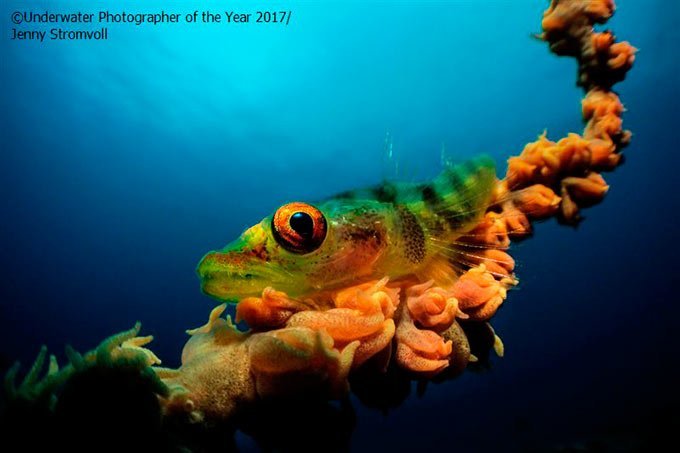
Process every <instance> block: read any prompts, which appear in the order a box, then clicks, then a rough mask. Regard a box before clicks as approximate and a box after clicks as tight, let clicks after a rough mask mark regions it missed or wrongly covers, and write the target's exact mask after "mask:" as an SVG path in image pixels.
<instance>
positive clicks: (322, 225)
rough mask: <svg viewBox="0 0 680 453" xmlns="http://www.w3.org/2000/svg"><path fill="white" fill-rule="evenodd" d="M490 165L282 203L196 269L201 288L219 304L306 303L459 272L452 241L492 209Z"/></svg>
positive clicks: (450, 277) (448, 278)
mask: <svg viewBox="0 0 680 453" xmlns="http://www.w3.org/2000/svg"><path fill="white" fill-rule="evenodd" d="M495 183H496V176H495V169H494V165H493V161H492V160H491V159H489V158H486V157H481V158H478V159H475V160H472V161H469V162H466V163H464V164H461V165H456V166H450V167H448V168H446V169H445V170H444V171H443V172H442V173H441V174H440V175H439V176H438V177H437V178H435V179H433V180H431V181H429V182H427V183H419V184H416V183H393V182H385V183H383V184H381V185H379V186H376V187H372V188H366V189H359V190H353V191H348V192H344V193H341V194H339V195H337V196H335V197H332V198H329V199H327V200H324V201H321V202H319V203H316V204H314V205H311V204H307V203H300V202H294V203H288V204H286V205H283V206H281V207H280V208H279V209H278V210H277V211H276V212H275V213H274V214H273V215H271V216H268V217H266V218H265V219H263V220H262V221H261V222H260V223H259V224H257V225H255V226H253V227H251V228H249V229H247V230H246V231H245V232H244V233H243V234H242V235H241V237H240V238H238V239H237V240H235V241H234V242H232V243H230V244H229V245H227V246H226V247H225V248H224V249H222V250H219V251H213V252H210V253H208V254H206V255H205V256H204V257H203V259H202V260H201V262H200V263H199V265H198V269H197V272H198V275H199V277H200V279H201V283H202V289H203V291H204V292H205V293H206V294H209V295H211V296H213V297H215V298H217V299H220V300H230V301H233V300H238V299H241V298H243V297H248V296H258V295H260V294H261V293H262V291H263V289H264V288H266V287H273V288H275V289H276V290H279V291H283V292H285V293H286V294H289V295H291V296H298V297H309V296H310V295H313V294H314V293H316V292H320V291H324V290H332V289H336V288H342V287H347V286H351V285H355V284H359V283H362V282H365V281H369V280H374V279H380V278H383V277H385V276H387V277H389V278H390V280H398V279H401V278H407V277H408V278H413V277H414V278H416V279H418V280H420V281H424V280H428V279H430V278H432V279H435V280H436V281H437V282H438V283H440V284H445V283H450V282H453V281H454V280H455V278H456V276H457V274H456V268H455V266H454V265H452V261H451V260H455V254H456V249H457V248H456V247H457V246H456V243H457V239H458V238H459V237H460V236H461V235H464V234H465V233H466V232H468V231H469V230H470V229H471V228H473V227H474V226H475V225H476V224H477V223H478V222H479V220H480V219H481V217H482V215H483V214H484V212H485V211H486V209H487V207H488V206H489V203H490V200H491V197H492V192H493V188H494V185H495Z"/></svg>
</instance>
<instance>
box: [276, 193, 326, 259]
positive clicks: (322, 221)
mask: <svg viewBox="0 0 680 453" xmlns="http://www.w3.org/2000/svg"><path fill="white" fill-rule="evenodd" d="M327 229H328V226H327V224H326V218H325V217H324V215H323V214H322V213H321V211H319V210H318V209H317V208H315V207H314V206H312V205H310V204H307V203H300V202H294V203H288V204H285V205H283V206H281V207H280V208H279V209H277V210H276V212H275V213H274V217H272V232H273V233H274V239H276V242H277V243H278V244H279V245H280V246H281V247H283V248H284V249H286V250H288V251H289V252H293V253H299V254H305V253H311V252H313V251H314V250H316V249H318V248H319V247H320V246H321V244H322V243H323V241H324V239H326V233H327Z"/></svg>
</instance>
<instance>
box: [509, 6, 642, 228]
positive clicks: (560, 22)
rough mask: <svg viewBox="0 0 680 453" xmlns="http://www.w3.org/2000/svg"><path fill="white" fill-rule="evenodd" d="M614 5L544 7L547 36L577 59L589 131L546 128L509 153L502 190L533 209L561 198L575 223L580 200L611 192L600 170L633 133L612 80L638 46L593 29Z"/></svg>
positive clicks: (543, 211) (585, 202)
mask: <svg viewBox="0 0 680 453" xmlns="http://www.w3.org/2000/svg"><path fill="white" fill-rule="evenodd" d="M613 13H614V2H613V1H612V0H553V1H552V4H551V5H550V7H549V8H548V10H547V11H546V12H545V13H544V17H543V24H542V25H543V33H542V34H541V35H540V37H541V38H542V39H544V40H545V41H547V42H548V43H549V44H550V48H551V50H553V52H555V53H557V54H558V55H570V56H574V57H576V58H577V60H578V64H579V79H578V83H579V85H580V86H582V87H583V88H584V90H585V91H586V96H585V98H584V99H583V102H582V114H583V119H584V121H586V127H585V130H584V132H583V135H582V136H581V135H578V134H569V135H568V136H567V137H565V138H563V139H561V140H559V141H557V142H553V141H550V140H548V139H547V137H546V135H545V134H543V135H542V136H541V137H539V139H538V140H537V141H535V142H533V143H529V144H528V145H527V146H526V147H525V148H524V150H523V151H522V153H521V154H520V155H519V156H516V157H511V158H510V159H509V160H508V171H507V175H506V178H505V180H504V189H505V191H506V193H504V194H503V195H506V196H507V195H508V193H509V195H510V197H511V198H512V199H513V201H514V202H515V203H514V204H515V206H516V207H517V208H518V209H520V210H521V211H522V212H524V213H525V214H527V216H529V217H540V216H544V215H550V214H551V212H550V211H551V209H552V207H553V206H557V205H558V206H559V211H558V212H559V215H560V218H561V219H562V220H563V221H565V222H567V223H572V224H573V223H576V222H577V221H578V220H579V210H580V208H581V207H584V206H589V205H592V204H594V203H597V202H599V201H600V200H602V198H603V197H604V195H605V193H606V192H607V189H608V186H607V184H606V182H605V180H604V178H602V176H601V175H600V174H599V172H601V171H604V170H612V169H614V168H615V167H616V166H617V165H618V164H619V163H620V161H621V154H620V153H619V152H620V150H621V148H623V147H624V146H625V145H627V144H628V142H629V141H630V132H628V131H625V130H623V128H622V120H621V114H622V113H623V111H624V109H623V105H622V104H621V101H620V100H619V98H618V96H617V95H616V94H615V93H614V92H612V91H611V87H612V85H613V84H614V83H616V82H618V81H620V80H622V79H623V78H624V77H625V74H626V72H627V71H628V70H629V69H630V68H631V66H632V64H633V61H634V59H635V51H636V49H635V48H634V47H632V46H631V45H630V44H629V43H627V42H615V38H614V36H613V35H612V33H611V32H601V33H600V32H595V31H594V30H593V25H594V24H596V23H603V22H605V21H606V20H607V19H609V18H610V17H611V15H612V14H613ZM538 191H540V192H541V193H540V196H539V194H538ZM527 192H530V194H529V195H527ZM558 194H559V195H558ZM537 214H538V215H537Z"/></svg>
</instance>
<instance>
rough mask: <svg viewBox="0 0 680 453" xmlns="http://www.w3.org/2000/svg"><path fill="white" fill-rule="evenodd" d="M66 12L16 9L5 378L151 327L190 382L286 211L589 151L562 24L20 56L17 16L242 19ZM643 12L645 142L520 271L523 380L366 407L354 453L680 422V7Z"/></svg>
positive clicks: (508, 21) (515, 322)
mask: <svg viewBox="0 0 680 453" xmlns="http://www.w3.org/2000/svg"><path fill="white" fill-rule="evenodd" d="M109 3H111V2H109ZM64 5H66V3H65V2H58V1H49V2H47V1H43V2H34V1H17V0H10V1H5V2H3V4H2V5H1V6H0V28H1V34H0V50H1V52H2V58H1V61H0V65H1V68H2V70H1V71H0V86H1V87H2V89H1V92H2V95H1V102H2V113H1V117H2V122H1V128H2V129H1V132H2V141H1V144H0V147H1V149H2V151H1V152H0V194H1V197H0V219H2V220H1V221H0V257H1V258H0V265H1V266H2V272H1V273H0V275H1V276H2V277H1V278H2V280H1V281H2V284H1V285H0V322H1V327H2V328H1V329H0V345H1V346H0V356H1V357H2V360H3V369H4V368H5V367H6V366H7V365H8V364H9V363H10V362H11V361H12V360H14V359H16V358H19V359H21V360H22V362H23V363H27V362H29V361H30V360H31V358H32V357H33V356H34V355H35V353H36V352H37V349H38V348H39V346H40V345H41V344H43V343H45V344H47V345H48V346H49V348H50V349H51V350H56V351H61V350H62V347H63V345H64V344H65V343H70V344H72V345H73V346H74V347H75V348H76V349H79V350H86V349H88V348H90V347H92V346H93V345H95V344H96V343H97V342H98V341H99V340H100V339H101V338H102V337H104V336H106V335H109V334H111V333H113V332H117V331H120V330H123V329H126V328H129V327H130V326H131V325H132V324H133V323H134V321H135V320H141V321H142V323H143V330H144V332H147V333H150V334H153V335H155V337H156V340H155V341H154V344H155V347H154V350H155V351H157V352H158V354H159V355H160V356H161V358H162V359H164V364H166V365H168V366H176V365H177V364H178V363H179V354H180V350H181V347H182V345H183V343H184V341H185V340H186V338H185V335H184V329H186V328H191V327H196V326H198V325H201V324H203V323H204V321H205V319H206V318H207V314H208V313H209V311H210V309H211V308H212V306H213V304H214V302H213V301H212V300H210V299H208V298H207V297H205V296H203V295H202V294H201V293H200V290H199V285H198V280H197V278H196V276H195V274H194V267H195V265H196V263H197V262H198V260H199V259H200V258H201V256H202V255H203V254H204V253H205V252H206V251H208V250H211V249H215V248H218V247H221V246H223V245H224V244H226V243H227V242H229V241H230V240H231V239H233V238H234V237H235V236H237V235H238V234H239V233H240V232H241V231H242V230H243V229H244V228H246V227H248V226H250V225H251V224H254V223H256V222H257V221H259V220H260V219H261V218H262V217H264V216H266V215H268V214H269V213H270V212H272V211H273V210H274V209H275V208H276V207H277V206H279V205H280V204H282V203H284V202H287V201H291V200H314V199H319V198H322V197H325V196H328V195H331V194H333V193H336V192H339V191H342V190H346V189H351V188H355V187H357V186H363V185H369V184H373V183H376V182H379V181H380V180H381V179H382V178H383V176H385V175H386V174H387V175H388V176H390V177H398V178H403V179H407V180H412V179H414V178H418V177H430V176H432V175H434V174H436V173H437V172H438V171H439V169H440V161H441V154H442V148H444V149H445V150H446V154H447V155H448V156H451V157H452V158H454V159H455V160H464V159H466V158H468V157H470V156H474V155H477V154H479V153H487V154H489V155H491V156H492V157H494V158H496V159H497V162H498V165H499V172H500V171H503V170H504V162H505V159H507V157H509V156H510V155H512V154H517V153H519V152H520V151H521V149H522V147H523V145H524V144H525V143H526V142H528V141H532V140H534V139H535V137H536V136H537V135H539V134H540V133H542V132H543V130H544V129H547V130H548V134H549V137H551V138H554V139H557V138H559V137H561V136H563V135H564V134H566V133H567V132H569V131H579V130H580V128H581V123H580V116H579V112H580V108H579V101H580V97H581V93H580V91H579V90H578V89H577V87H576V86H575V83H574V81H575V75H576V74H575V72H576V66H575V63H574V62H573V61H572V60H570V59H559V58H557V57H555V56H553V55H551V54H549V52H548V50H547V48H546V45H545V44H544V43H541V42H539V41H536V40H534V39H532V38H531V37H530V35H531V33H534V32H537V31H538V30H539V27H540V18H541V12H542V10H543V9H544V7H545V5H546V3H545V2H542V1H528V0H526V1H499V0H497V1H491V2H484V3H482V2H472V1H439V2H415V1H403V2H395V1H393V2H389V1H385V2H358V1H357V2H320V1H319V2H259V3H254V2H231V3H229V9H233V10H244V11H255V10H257V9H259V8H260V7H264V6H268V7H269V8H270V9H280V8H283V9H284V10H290V11H292V16H291V23H290V24H289V25H288V26H283V25H255V24H241V25H237V24H233V25H230V26H227V25H223V24H182V25H159V26H155V27H152V26H147V25H142V26H131V25H111V26H109V39H108V40H107V41H91V42H85V41H83V42H44V43H39V42H25V41H16V40H12V39H10V37H11V36H12V28H15V27H13V26H12V25H11V24H10V22H9V20H8V18H9V17H10V15H11V13H12V12H13V11H15V10H28V9H31V10H35V11H38V12H40V11H43V10H45V9H49V10H54V11H57V10H59V11H64V10H69V11H71V10H78V9H81V10H83V11H88V10H89V11H98V10H99V9H102V8H107V9H109V10H112V11H116V12H118V11H120V10H130V11H133V10H135V12H141V11H145V10H148V11H155V10H159V9H165V10H166V11H170V10H172V11H178V12H182V13H186V12H191V11H193V10H194V9H196V8H198V9H211V10H216V11H221V10H222V9H224V5H221V4H219V3H217V2H205V4H204V5H202V6H200V7H198V6H196V7H194V6H193V5H186V4H184V3H183V2H157V1H154V2H145V3H144V6H143V7H141V6H140V4H139V2H125V1H124V2H116V6H115V7H114V6H111V5H110V4H109V5H107V4H105V3H104V2H95V3H92V2H84V1H81V2H69V3H68V5H69V6H64ZM618 5H619V11H618V13H617V15H616V16H615V17H614V18H613V19H612V21H611V22H610V23H609V24H608V27H611V28H612V29H613V30H614V31H615V33H616V34H617V36H619V37H620V38H621V39H624V40H629V41H631V42H632V43H633V44H634V45H635V46H636V47H638V48H640V49H641V50H640V53H639V55H638V60H637V61H636V64H635V67H634V68H633V70H632V71H631V73H630V74H629V76H628V78H627V80H626V81H625V82H623V83H622V84H620V85H618V86H617V92H618V93H619V94H620V95H621V98H622V100H623V102H624V103H625V105H626V107H627V108H628V110H629V112H628V113H626V115H625V117H624V124H625V126H626V127H627V128H630V129H632V130H633V133H634V139H633V143H632V145H631V146H630V147H629V148H628V149H627V150H626V152H625V153H626V156H627V162H626V164H625V165H624V166H622V167H621V168H619V169H618V170H617V171H616V172H615V173H613V174H610V175H606V178H607V180H608V182H609V183H610V184H611V190H610V193H609V194H608V195H607V198H606V200H605V201H604V203H603V204H601V205H599V206H597V207H595V208H593V209H592V210H590V211H587V212H586V213H585V215H586V220H585V222H584V223H583V224H582V225H581V226H580V227H579V228H578V229H577V230H575V231H574V230H570V229H567V228H564V227H559V226H557V225H556V224H555V223H554V222H547V223H546V224H543V225H539V226H538V228H537V233H536V235H535V237H534V238H533V239H532V240H530V241H527V242H525V243H522V244H521V245H520V246H518V247H517V248H516V249H515V251H514V256H515V257H516V258H517V260H518V266H519V268H518V275H519V277H520V279H521V285H520V288H519V289H518V290H515V291H512V292H511V293H510V297H509V300H508V302H507V303H506V305H505V306H504V307H503V309H502V310H501V311H500V312H499V313H498V315H497V316H496V318H495V320H494V323H493V324H494V326H495V327H496V330H497V331H498V333H499V334H500V335H501V337H502V338H503V340H504V342H505V344H506V348H507V354H506V357H505V358H504V359H502V360H493V367H492V368H491V369H490V370H488V371H486V372H483V373H466V374H464V375H463V376H461V377H460V378H458V379H457V380H455V381H451V382H448V383H445V384H442V385H439V386H434V387H431V388H429V389H428V391H427V392H426V393H425V395H424V396H423V397H421V398H418V397H416V396H415V392H412V394H411V396H410V397H409V398H407V399H406V401H405V402H404V403H403V404H402V405H401V407H399V408H396V409H394V410H391V411H390V412H389V414H388V415H386V416H385V415H383V414H382V413H381V412H380V411H376V410H372V409H368V408H364V407H362V406H361V405H360V404H357V406H358V407H357V422H356V426H355V428H354V432H353V435H352V437H351V441H350V445H351V447H352V450H354V451H368V450H369V449H373V448H384V449H393V450H396V451H399V450H403V449H407V448H416V447H418V448H428V447H429V448H434V447H438V448H441V446H442V445H444V446H447V447H451V448H453V447H455V446H458V447H459V448H460V451H472V449H478V450H495V451H506V450H522V451H524V450H526V449H527V448H529V447H533V446H537V448H543V447H546V448H549V447H551V446H556V445H565V444H568V445H571V444H572V443H574V442H587V441H588V440H589V439H594V438H598V437H600V436H603V435H604V434H603V433H606V434H607V435H608V436H609V437H607V439H611V438H612V437H613V438H615V439H617V441H618V439H619V438H620V437H624V438H626V436H636V435H639V433H640V432H641V430H644V429H647V428H648V425H649V422H648V420H656V418H655V417H659V414H666V413H667V412H670V413H677V412H674V411H677V408H678V402H679V401H680V398H679V395H678V392H677V389H676V383H677V380H678V378H679V377H680V375H679V373H678V367H677V365H676V364H675V363H674V362H675V360H674V357H676V356H677V346H678V341H677V339H676V338H675V336H674V331H675V324H676V321H677V319H678V314H679V313H678V308H677V304H675V303H674V301H675V300H676V299H677V296H676V295H675V288H674V274H675V272H674V270H675V269H676V268H677V263H676V261H675V260H674V257H675V255H676V253H675V252H676V251H677V250H678V245H677V244H678V243H677V238H676V234H675V232H676V231H677V226H676V224H675V218H676V217H677V212H678V208H679V207H680V206H678V197H677V191H676V190H675V184H674V182H675V180H676V179H677V176H676V172H677V171H678V170H679V169H680V165H678V164H679V162H678V161H679V159H678V145H677V139H676V137H675V130H676V129H677V122H678V113H679V112H678V102H679V101H680V96H679V92H678V91H679V88H678V82H677V73H678V70H679V69H680V62H679V61H678V56H677V52H676V45H677V43H678V42H680V40H679V39H680V33H679V32H678V30H677V28H675V24H677V22H678V19H680V13H679V11H680V8H678V5H677V4H675V3H668V2H662V1H648V2H640V1H633V0H620V1H619V2H618ZM21 27H23V28H22V29H25V30H28V29H30V26H28V25H22V26H21ZM17 28H18V27H17ZM37 28H41V27H37ZM388 135H389V137H391V139H390V140H391V143H392V149H393V152H394V156H395V157H394V158H393V159H392V160H391V161H390V162H388V163H385V147H386V145H385V140H386V137H387V136H388ZM630 426H633V427H637V428H638V430H637V431H636V430H635V429H629V427H630ZM612 432H613V433H616V434H611V433H612ZM631 432H632V433H633V434H630V433H631ZM396 433H408V435H403V436H401V435H397V434H396ZM621 433H624V434H621ZM617 436H618V437H617ZM626 439H627V438H626ZM238 442H239V444H240V445H241V446H242V448H243V449H245V450H248V449H250V448H252V447H253V445H254V441H253V440H252V439H249V438H248V437H247V436H245V435H243V436H241V437H239V439H238Z"/></svg>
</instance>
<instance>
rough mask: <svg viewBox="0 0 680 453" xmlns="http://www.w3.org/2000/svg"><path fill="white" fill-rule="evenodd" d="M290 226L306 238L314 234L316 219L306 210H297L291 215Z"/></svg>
mask: <svg viewBox="0 0 680 453" xmlns="http://www.w3.org/2000/svg"><path fill="white" fill-rule="evenodd" d="M290 227H291V228H292V229H293V230H294V231H295V232H296V233H297V234H299V235H300V236H302V237H303V238H305V239H308V238H311V237H312V236H313V235H314V219H312V217H311V216H310V215H309V214H307V213H306V212H296V213H295V214H293V215H292V216H290Z"/></svg>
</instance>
